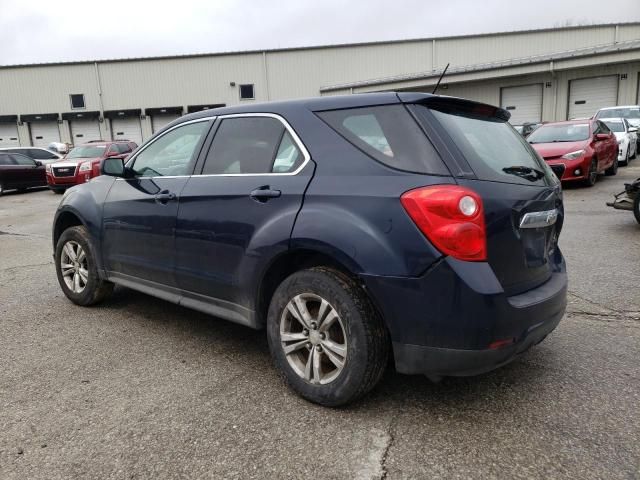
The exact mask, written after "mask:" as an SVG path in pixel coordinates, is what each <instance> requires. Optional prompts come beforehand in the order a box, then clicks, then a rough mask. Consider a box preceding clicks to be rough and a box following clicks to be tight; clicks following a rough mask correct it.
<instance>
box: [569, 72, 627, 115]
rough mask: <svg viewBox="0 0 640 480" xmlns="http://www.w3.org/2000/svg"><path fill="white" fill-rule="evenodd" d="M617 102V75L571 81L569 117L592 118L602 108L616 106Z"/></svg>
mask: <svg viewBox="0 0 640 480" xmlns="http://www.w3.org/2000/svg"><path fill="white" fill-rule="evenodd" d="M617 102H618V76H617V75H609V76H607V77H596V78H582V79H580V80H571V81H570V82H569V116H568V118H569V119H571V118H591V117H592V116H593V115H595V113H596V112H597V111H598V110H600V109H601V108H604V107H615V106H616V105H617V104H618V103H617Z"/></svg>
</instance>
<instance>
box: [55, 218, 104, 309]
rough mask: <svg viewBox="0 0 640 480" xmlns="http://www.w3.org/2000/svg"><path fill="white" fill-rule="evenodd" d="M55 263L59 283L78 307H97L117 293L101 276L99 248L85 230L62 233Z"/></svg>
mask: <svg viewBox="0 0 640 480" xmlns="http://www.w3.org/2000/svg"><path fill="white" fill-rule="evenodd" d="M55 263H56V273H57V275H58V283H60V287H61V288H62V291H63V292H64V294H65V295H66V296H67V298H68V299H69V300H71V301H72V302H73V303H75V304H76V305H81V306H85V307H86V306H89V305H94V304H96V303H99V302H101V301H103V300H104V299H105V298H106V297H108V296H109V295H110V294H111V292H112V291H113V284H112V283H111V282H107V281H106V280H102V279H101V278H100V275H99V274H98V268H97V263H96V254H95V248H94V246H93V243H92V242H91V238H90V237H89V232H88V231H87V229H86V228H85V227H84V226H78V227H71V228H68V229H67V230H65V231H64V232H62V235H60V238H59V239H58V243H57V244H56V251H55Z"/></svg>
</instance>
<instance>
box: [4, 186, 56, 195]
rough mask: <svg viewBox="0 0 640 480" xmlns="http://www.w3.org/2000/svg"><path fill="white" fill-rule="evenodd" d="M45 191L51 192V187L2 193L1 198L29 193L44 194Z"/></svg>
mask: <svg viewBox="0 0 640 480" xmlns="http://www.w3.org/2000/svg"><path fill="white" fill-rule="evenodd" d="M45 190H49V187H33V188H28V189H26V190H6V191H4V192H2V195H1V196H0V197H10V196H13V195H27V194H29V193H35V192H44V191H45ZM52 193H53V192H52Z"/></svg>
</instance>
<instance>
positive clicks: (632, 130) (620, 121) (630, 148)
mask: <svg viewBox="0 0 640 480" xmlns="http://www.w3.org/2000/svg"><path fill="white" fill-rule="evenodd" d="M600 120H601V121H602V122H604V123H605V124H606V125H607V127H609V129H611V131H612V132H613V133H614V134H615V136H616V140H618V163H619V164H620V165H628V164H629V160H630V159H632V158H636V155H637V154H638V129H637V128H636V127H633V126H631V124H630V123H629V122H628V121H627V119H626V118H602V119H600Z"/></svg>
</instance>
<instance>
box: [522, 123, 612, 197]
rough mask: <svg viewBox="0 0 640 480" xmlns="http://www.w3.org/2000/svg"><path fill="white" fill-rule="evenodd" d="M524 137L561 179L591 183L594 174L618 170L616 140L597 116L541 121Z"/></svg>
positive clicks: (594, 179) (596, 176)
mask: <svg viewBox="0 0 640 480" xmlns="http://www.w3.org/2000/svg"><path fill="white" fill-rule="evenodd" d="M527 141H528V142H529V143H530V144H531V145H532V146H533V148H535V149H536V151H537V152H538V153H539V154H540V156H541V157H542V158H544V160H545V161H546V162H547V163H548V164H549V166H551V168H553V170H554V171H555V172H556V174H557V175H558V176H559V177H560V179H561V180H562V181H563V182H564V181H582V182H584V183H585V184H586V185H588V186H592V185H593V184H594V183H596V180H597V179H598V174H601V173H605V174H607V175H615V174H616V173H617V172H618V142H617V140H616V137H615V135H614V133H613V132H612V131H611V130H610V129H609V127H607V126H606V125H605V124H604V123H603V122H601V121H599V120H592V119H586V120H571V121H568V122H555V123H547V124H544V125H542V126H541V127H540V128H538V129H537V130H535V131H534V132H533V133H532V134H531V135H529V136H528V137H527Z"/></svg>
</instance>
